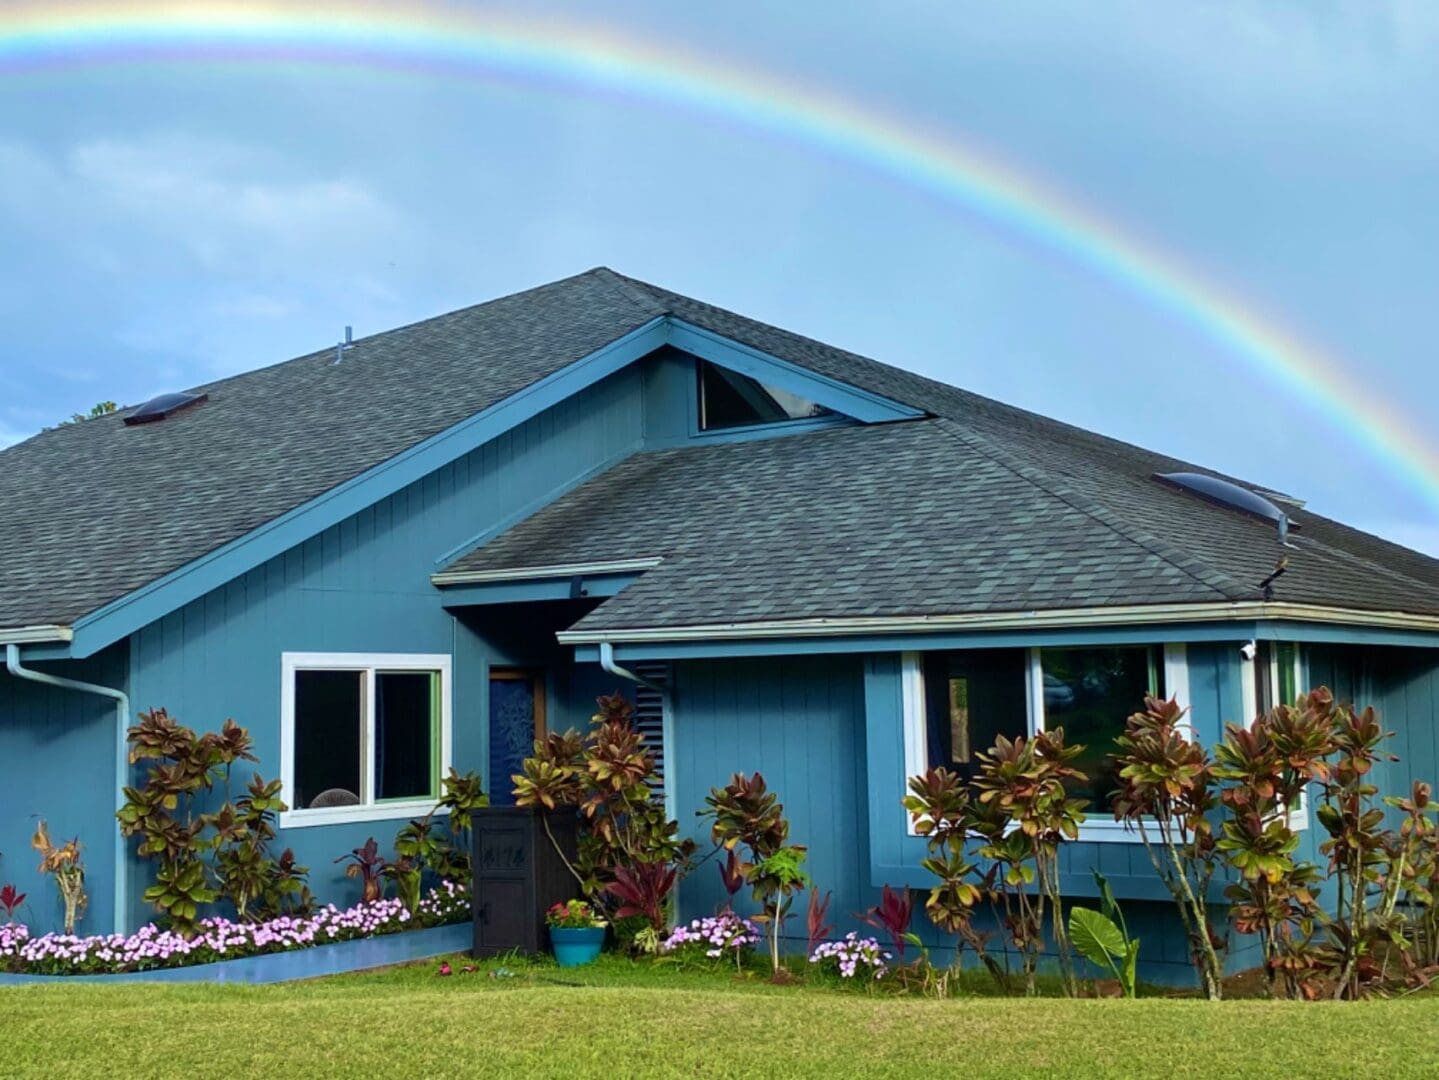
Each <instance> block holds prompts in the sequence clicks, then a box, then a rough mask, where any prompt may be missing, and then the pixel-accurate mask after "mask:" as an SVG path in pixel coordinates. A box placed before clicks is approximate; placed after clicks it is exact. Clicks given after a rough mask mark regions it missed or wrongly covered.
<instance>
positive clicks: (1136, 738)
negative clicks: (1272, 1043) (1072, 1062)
mask: <svg viewBox="0 0 1439 1080" xmlns="http://www.w3.org/2000/svg"><path fill="white" fill-rule="evenodd" d="M1186 712H1187V710H1186V709H1183V708H1181V707H1180V706H1179V703H1178V702H1177V701H1174V700H1169V701H1164V700H1163V699H1160V698H1154V697H1147V698H1145V699H1144V711H1143V712H1138V713H1135V714H1134V715H1132V716H1130V717H1129V719H1128V721H1127V722H1126V724H1125V728H1124V734H1123V735H1121V736H1120V737H1119V738H1118V739H1117V740H1116V742H1117V743H1118V746H1119V753H1118V755H1116V756H1117V758H1118V761H1119V766H1120V768H1119V783H1120V787H1119V790H1118V791H1117V792H1116V793H1115V798H1114V817H1115V820H1117V821H1122V822H1124V823H1125V825H1127V826H1128V827H1129V828H1132V829H1136V830H1138V832H1139V838H1140V840H1141V841H1143V843H1144V850H1145V852H1146V853H1147V854H1148V856H1149V861H1150V863H1151V864H1152V865H1153V866H1154V872H1155V873H1156V874H1158V875H1159V879H1160V880H1161V881H1162V882H1164V886H1165V888H1167V889H1168V890H1169V893H1170V895H1171V896H1172V897H1174V903H1175V906H1176V908H1177V909H1178V911H1179V918H1180V921H1181V923H1182V924H1183V926H1184V933H1185V936H1186V937H1187V938H1188V939H1189V954H1190V957H1191V958H1192V960H1193V963H1194V966H1195V969H1196V971H1197V972H1198V975H1199V986H1200V989H1201V991H1202V992H1203V993H1204V996H1205V997H1206V998H1209V999H1210V1000H1212V1001H1213V1000H1218V999H1219V997H1220V996H1221V994H1222V993H1223V980H1224V965H1223V963H1222V961H1221V960H1220V957H1219V950H1220V948H1221V947H1222V945H1223V939H1222V938H1221V937H1220V936H1219V934H1218V933H1216V932H1215V930H1214V927H1213V926H1212V925H1211V923H1210V920H1209V903H1208V897H1209V887H1210V882H1211V881H1212V880H1213V878H1214V871H1215V870H1216V868H1217V866H1218V863H1219V852H1218V850H1217V849H1216V847H1215V843H1214V827H1213V824H1212V823H1211V820H1210V819H1211V817H1212V816H1213V814H1214V812H1215V810H1216V808H1217V807H1218V805H1219V798H1218V795H1217V794H1216V785H1215V779H1214V768H1213V763H1212V762H1211V761H1210V758H1209V753H1208V751H1206V750H1205V748H1204V745H1203V744H1202V743H1200V742H1199V741H1198V740H1197V739H1196V738H1194V732H1193V729H1192V728H1191V727H1190V726H1189V725H1188V724H1187V723H1185V719H1184V718H1185V714H1186ZM1081 951H1083V950H1081ZM1091 959H1093V958H1092V957H1091Z"/></svg>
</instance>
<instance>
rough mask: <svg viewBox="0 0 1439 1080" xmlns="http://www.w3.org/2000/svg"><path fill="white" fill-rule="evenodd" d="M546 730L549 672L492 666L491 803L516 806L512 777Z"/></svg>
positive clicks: (532, 751) (519, 769)
mask: <svg viewBox="0 0 1439 1080" xmlns="http://www.w3.org/2000/svg"><path fill="white" fill-rule="evenodd" d="M544 733H545V676H544V672H542V671H536V670H535V669H534V668H491V669H490V803H491V804H492V805H494V806H513V805H514V802H515V796H514V786H515V782H514V780H512V779H511V777H513V776H514V775H515V774H516V773H518V772H520V771H521V770H522V768H523V766H524V761H525V758H527V757H529V756H530V755H531V754H533V753H534V750H535V740H536V739H538V738H540V737H542V736H543V735H544Z"/></svg>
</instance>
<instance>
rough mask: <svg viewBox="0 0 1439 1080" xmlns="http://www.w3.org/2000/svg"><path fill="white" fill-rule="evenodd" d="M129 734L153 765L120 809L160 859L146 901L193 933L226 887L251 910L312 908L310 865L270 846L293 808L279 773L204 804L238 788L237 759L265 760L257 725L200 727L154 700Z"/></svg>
mask: <svg viewBox="0 0 1439 1080" xmlns="http://www.w3.org/2000/svg"><path fill="white" fill-rule="evenodd" d="M126 738H127V741H128V742H129V744H130V763H131V764H132V765H133V764H138V763H139V762H142V761H144V762H150V763H151V764H150V766H149V768H148V769H147V770H146V774H145V779H144V782H143V784H141V785H140V786H138V787H126V788H125V790H124V793H125V803H124V805H123V806H121V807H120V809H119V810H118V811H117V812H116V814H115V816H116V818H117V819H119V822H120V833H121V835H123V836H127V837H130V836H133V837H138V838H139V841H140V843H139V852H140V854H141V855H143V856H147V857H149V858H153V859H154V860H155V862H156V868H155V883H154V884H153V885H151V886H150V887H149V888H148V889H146V890H145V900H146V901H147V902H149V903H151V904H154V905H155V907H156V908H157V909H158V910H159V911H160V912H162V913H163V914H164V915H165V916H166V917H167V918H168V919H169V921H170V924H171V926H173V927H174V928H175V929H176V930H177V931H178V932H180V933H182V934H185V935H191V934H193V933H194V932H195V924H196V922H197V920H198V919H199V914H200V909H201V908H202V907H203V906H205V905H207V904H211V903H214V902H215V901H216V900H218V899H220V897H221V896H222V895H224V896H226V897H227V898H228V899H229V900H231V901H232V902H233V903H234V905H235V908H236V910H237V912H238V913H239V914H240V917H241V918H256V917H261V916H264V915H267V914H271V913H276V912H279V911H288V912H292V913H298V912H301V911H304V910H308V908H309V906H310V904H311V897H310V893H309V889H308V888H307V887H306V885H305V879H306V876H307V874H308V871H307V870H306V868H305V867H303V866H299V865H297V864H296V863H295V857H294V854H293V853H292V852H290V851H288V850H286V851H285V852H284V853H282V855H281V856H280V858H279V859H278V860H276V859H273V858H271V856H270V854H269V842H270V841H271V840H272V839H274V836H275V827H274V823H275V819H276V817H277V815H278V814H280V813H282V812H283V811H284V810H285V809H286V806H285V804H284V802H282V801H281V799H280V783H279V781H270V782H266V781H265V780H263V779H262V778H261V777H260V776H259V774H256V775H255V776H254V778H253V780H252V781H251V783H250V786H249V788H248V793H247V794H246V795H245V796H244V797H242V798H241V799H240V800H239V802H238V803H233V804H232V803H231V802H230V801H229V800H228V798H227V799H226V800H225V801H224V802H223V803H222V804H221V806H220V807H219V808H218V809H217V810H215V811H213V812H208V813H207V812H205V811H204V810H203V805H202V804H203V800H204V799H205V797H206V796H208V795H209V794H210V793H211V792H212V791H213V790H214V789H215V787H216V786H217V785H219V784H223V785H224V787H225V789H226V791H227V792H228V790H229V785H230V772H231V769H232V767H233V766H234V764H235V763H236V762H238V761H255V760H256V758H255V756H254V754H253V753H252V752H251V751H252V749H253V744H252V742H251V739H250V734H249V732H247V731H246V730H245V729H244V728H242V727H240V726H239V725H238V724H236V723H235V722H234V721H233V720H226V721H225V723H224V725H223V726H222V727H221V729H220V730H219V731H207V732H205V733H204V734H203V735H197V734H196V733H195V732H194V731H192V730H191V729H190V728H188V727H185V726H184V725H183V724H180V723H179V722H178V721H176V720H175V719H174V718H173V717H171V716H170V715H169V714H168V713H167V712H166V711H165V710H164V709H152V710H151V711H149V712H145V713H141V714H140V719H139V723H137V724H136V725H135V726H133V727H131V728H130V729H129V731H128V732H126Z"/></svg>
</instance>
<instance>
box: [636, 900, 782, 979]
mask: <svg viewBox="0 0 1439 1080" xmlns="http://www.w3.org/2000/svg"><path fill="white" fill-rule="evenodd" d="M759 940H760V936H759V928H758V927H757V926H755V924H754V923H752V922H750V921H749V920H748V919H742V918H740V917H739V916H738V915H736V914H735V913H734V912H732V911H725V912H721V913H720V914H718V915H710V916H708V917H706V918H703V919H695V920H694V921H693V922H691V923H690V924H689V925H687V926H676V927H675V928H674V929H673V930H671V931H670V934H669V936H668V937H667V938H665V939H664V941H662V942H660V952H661V953H662V954H664V955H666V956H671V957H673V958H675V959H676V960H679V961H689V962H694V961H697V960H701V959H702V960H708V961H714V960H719V961H724V960H725V959H726V958H727V957H728V958H732V959H733V960H734V966H735V970H736V971H738V970H739V969H740V967H741V965H742V963H743V961H744V955H745V953H746V952H748V951H749V950H750V949H752V948H754V946H756V945H758V944H759Z"/></svg>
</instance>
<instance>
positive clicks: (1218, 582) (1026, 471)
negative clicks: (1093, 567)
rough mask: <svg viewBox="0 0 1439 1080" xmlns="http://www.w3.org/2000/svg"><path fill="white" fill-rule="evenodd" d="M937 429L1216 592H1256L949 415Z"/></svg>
mask: <svg viewBox="0 0 1439 1080" xmlns="http://www.w3.org/2000/svg"><path fill="white" fill-rule="evenodd" d="M935 423H936V425H937V426H938V428H939V430H940V431H943V432H945V433H946V434H947V435H949V436H950V437H952V438H955V439H958V440H959V441H960V442H963V443H964V444H965V445H966V446H968V447H969V448H970V449H971V450H974V451H975V452H976V453H980V454H983V455H984V456H985V457H987V458H989V459H990V460H991V461H994V462H996V463H998V464H999V465H1001V466H1003V467H1004V468H1006V469H1008V470H1009V471H1010V472H1013V473H1015V474H1016V475H1017V476H1019V477H1020V478H1021V479H1023V480H1026V481H1027V482H1029V483H1030V484H1033V485H1034V486H1035V487H1037V488H1039V489H1040V490H1042V491H1045V492H1047V493H1049V494H1050V495H1053V496H1054V497H1055V498H1057V499H1059V500H1061V501H1063V502H1065V503H1067V504H1068V505H1069V506H1071V507H1073V508H1074V509H1075V510H1078V511H1079V512H1080V513H1082V514H1084V515H1086V516H1087V517H1090V518H1093V519H1094V520H1095V521H1097V522H1099V523H1100V524H1101V525H1103V526H1105V527H1106V528H1108V529H1110V530H1112V531H1113V532H1116V533H1118V534H1119V535H1120V536H1122V537H1124V538H1125V539H1126V540H1129V541H1131V542H1132V543H1135V544H1138V545H1139V546H1140V547H1142V548H1144V549H1145V550H1146V551H1148V552H1149V553H1150V554H1152V555H1155V556H1157V557H1158V558H1160V559H1163V560H1164V561H1165V562H1167V563H1169V564H1170V565H1171V566H1173V567H1174V568H1175V569H1177V570H1180V571H1182V572H1183V573H1185V574H1188V575H1189V576H1190V577H1192V578H1194V579H1195V580H1196V581H1198V582H1200V583H1201V584H1203V585H1207V586H1208V587H1209V588H1211V589H1213V590H1214V591H1215V592H1218V593H1221V594H1222V595H1224V596H1225V597H1227V598H1228V599H1230V600H1252V599H1254V598H1255V595H1256V594H1257V593H1258V592H1259V589H1258V587H1257V586H1252V587H1251V586H1245V585H1244V584H1243V583H1241V582H1239V581H1236V580H1235V579H1234V578H1232V577H1230V576H1229V575H1228V574H1226V573H1224V572H1223V571H1222V570H1216V569H1215V568H1214V567H1212V566H1210V565H1208V564H1207V563H1205V562H1203V561H1201V560H1200V559H1197V558H1195V557H1194V556H1193V555H1191V554H1189V553H1188V552H1185V551H1182V550H1180V549H1179V548H1177V547H1175V546H1174V545H1173V544H1170V543H1168V542H1166V541H1164V540H1161V539H1160V538H1159V537H1157V536H1155V535H1153V534H1152V533H1149V532H1147V531H1145V530H1144V529H1137V528H1135V527H1134V526H1132V525H1130V524H1128V523H1126V522H1125V521H1123V520H1122V519H1121V518H1120V517H1119V515H1118V514H1116V513H1115V512H1114V511H1112V510H1110V509H1109V507H1107V506H1105V505H1104V504H1103V503H1101V502H1099V501H1097V500H1096V499H1093V498H1091V497H1090V496H1088V495H1084V494H1082V493H1080V492H1078V491H1075V490H1074V489H1073V488H1072V487H1070V486H1069V485H1067V484H1064V483H1062V482H1059V481H1057V480H1055V479H1054V477H1052V476H1051V475H1050V474H1048V473H1046V472H1045V471H1044V470H1042V469H1038V468H1036V467H1035V466H1033V465H1027V464H1025V463H1024V462H1022V461H1020V460H1019V459H1017V458H1016V457H1014V455H1012V454H1010V453H1009V451H1007V450H1004V449H1002V448H1001V447H999V446H996V445H995V444H994V442H993V441H991V440H990V439H989V438H988V436H985V435H981V434H980V433H979V432H977V431H975V430H974V429H973V428H970V427H968V426H966V425H964V424H962V423H960V422H959V421H957V420H955V419H953V418H952V417H939V418H937V419H936V420H935Z"/></svg>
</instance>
